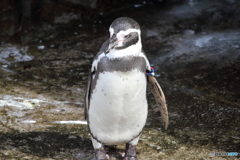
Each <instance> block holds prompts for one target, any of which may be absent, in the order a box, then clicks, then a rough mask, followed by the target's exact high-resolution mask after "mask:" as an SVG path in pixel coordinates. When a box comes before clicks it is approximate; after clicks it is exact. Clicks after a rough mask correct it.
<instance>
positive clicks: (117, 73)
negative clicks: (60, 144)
mask: <svg viewBox="0 0 240 160" xmlns="http://www.w3.org/2000/svg"><path fill="white" fill-rule="evenodd" d="M109 32H110V38H109V39H108V40H106V41H105V42H104V43H103V45H102V46H101V48H100V50H99V52H98V53H97V55H96V56H95V57H94V59H93V63H92V67H91V71H90V74H89V77H88V84H87V89H86V94H85V110H84V112H85V119H86V120H87V122H88V129H89V133H90V135H91V139H92V144H93V148H94V150H95V158H96V160H106V159H109V156H108V155H107V154H106V152H105V150H104V145H120V144H126V150H125V153H124V155H123V159H124V160H137V153H136V146H137V144H138V141H139V137H140V135H141V132H142V130H143V128H144V126H145V123H146V120H147V114H148V103H147V95H146V93H147V87H148V88H150V89H151V91H152V93H153V95H154V96H155V99H156V102H157V104H158V105H159V107H160V111H161V117H162V121H163V126H164V128H165V129H167V127H168V111H167V105H166V100H165V96H164V94H163V91H162V89H161V87H160V85H159V84H158V82H157V80H156V79H155V77H154V69H153V68H152V67H151V66H150V63H149V61H148V59H147V57H146V55H145V53H144V51H143V50H142V43H141V29H140V26H139V24H138V23H137V22H136V21H135V20H133V19H132V18H128V17H120V18H117V19H115V20H114V21H113V22H112V24H111V25H110V28H109Z"/></svg>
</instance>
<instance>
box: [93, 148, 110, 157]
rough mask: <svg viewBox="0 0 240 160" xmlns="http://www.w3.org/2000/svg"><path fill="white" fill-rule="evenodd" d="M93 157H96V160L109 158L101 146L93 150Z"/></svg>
mask: <svg viewBox="0 0 240 160" xmlns="http://www.w3.org/2000/svg"><path fill="white" fill-rule="evenodd" d="M95 157H96V160H108V159H109V156H108V155H107V154H106V152H105V150H104V148H103V147H102V148H100V149H96V150H95Z"/></svg>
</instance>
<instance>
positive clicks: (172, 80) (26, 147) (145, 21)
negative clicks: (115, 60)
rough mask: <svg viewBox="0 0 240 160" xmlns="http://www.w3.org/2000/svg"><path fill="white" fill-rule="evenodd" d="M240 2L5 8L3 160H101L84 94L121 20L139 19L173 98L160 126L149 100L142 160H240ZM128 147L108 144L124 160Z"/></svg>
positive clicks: (7, 4) (0, 24) (53, 3)
mask: <svg viewBox="0 0 240 160" xmlns="http://www.w3.org/2000/svg"><path fill="white" fill-rule="evenodd" d="M239 7H240V2H239V1H238V0H208V1H206V0H146V1H139V0H130V1H124V0H120V1H108V0H90V1H80V0H5V1H1V2H0V31H1V32H0V42H1V44H0V159H4V160H5V159H6V160H8V159H39V160H41V159H44V160H52V159H73V160H75V159H82V160H91V159H94V155H93V153H94V152H93V148H92V144H91V140H90V136H89V134H88V131H87V127H86V122H85V121H84V118H83V117H84V116H83V108H84V104H83V97H84V92H85V87H86V80H87V75H88V71H89V69H90V67H91V62H92V59H93V57H94V55H95V54H96V53H97V51H98V50H99V48H100V46H101V44H102V43H103V42H104V41H105V40H106V39H107V38H108V37H109V33H108V28H109V25H110V24H111V22H112V21H113V20H114V19H115V18H118V17H121V16H128V17H132V18H133V19H135V20H136V21H138V22H139V24H140V25H141V29H142V43H143V49H144V50H145V52H146V54H147V56H148V58H149V60H150V62H151V65H153V67H154V68H155V70H156V72H157V74H156V77H157V79H158V81H159V83H160V85H161V86H162V88H163V91H164V93H165V95H166V99H167V104H168V109H169V118H170V125H169V129H168V130H167V131H165V130H163V129H162V126H161V117H160V113H159V109H158V108H157V106H156V103H155V101H154V99H153V97H152V95H151V94H150V93H148V99H149V116H148V120H147V124H146V127H145V129H144V130H143V133H142V136H141V138H140V141H139V145H138V157H139V159H149V160H153V159H154V160H155V159H164V160H166V159H169V160H170V159H180V160H181V159H193V160H199V159H216V160H219V159H237V158H239V157H230V156H217V155H215V156H214V155H212V154H210V153H211V152H218V153H223V152H238V153H239V152H240V99H239V97H240V91H239V88H240V83H239V81H240V10H239ZM123 149H124V145H122V146H117V147H107V152H108V154H109V155H110V157H111V159H121V154H122V152H123Z"/></svg>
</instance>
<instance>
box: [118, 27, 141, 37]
mask: <svg viewBox="0 0 240 160" xmlns="http://www.w3.org/2000/svg"><path fill="white" fill-rule="evenodd" d="M131 32H137V33H138V35H139V36H140V34H141V31H140V30H139V29H132V28H131V29H128V30H126V31H120V32H118V33H117V37H118V36H120V35H128V34H129V33H131Z"/></svg>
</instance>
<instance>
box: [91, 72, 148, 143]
mask: <svg viewBox="0 0 240 160" xmlns="http://www.w3.org/2000/svg"><path fill="white" fill-rule="evenodd" d="M98 79H100V80H101V81H99V80H98V81H97V83H96V87H95V89H94V91H93V93H92V96H91V99H90V107H89V127H90V130H91V133H92V134H93V136H94V137H96V138H97V139H98V140H99V141H101V142H103V143H106V144H121V143H126V142H128V141H130V140H131V139H133V138H135V137H136V136H137V135H138V134H139V133H140V132H141V130H142V128H143V126H144V125H145V122H146V118H147V100H146V85H147V84H146V76H145V74H144V73H142V72H140V71H138V70H137V69H133V70H132V71H129V72H116V71H114V72H103V73H100V75H99V77H98Z"/></svg>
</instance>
